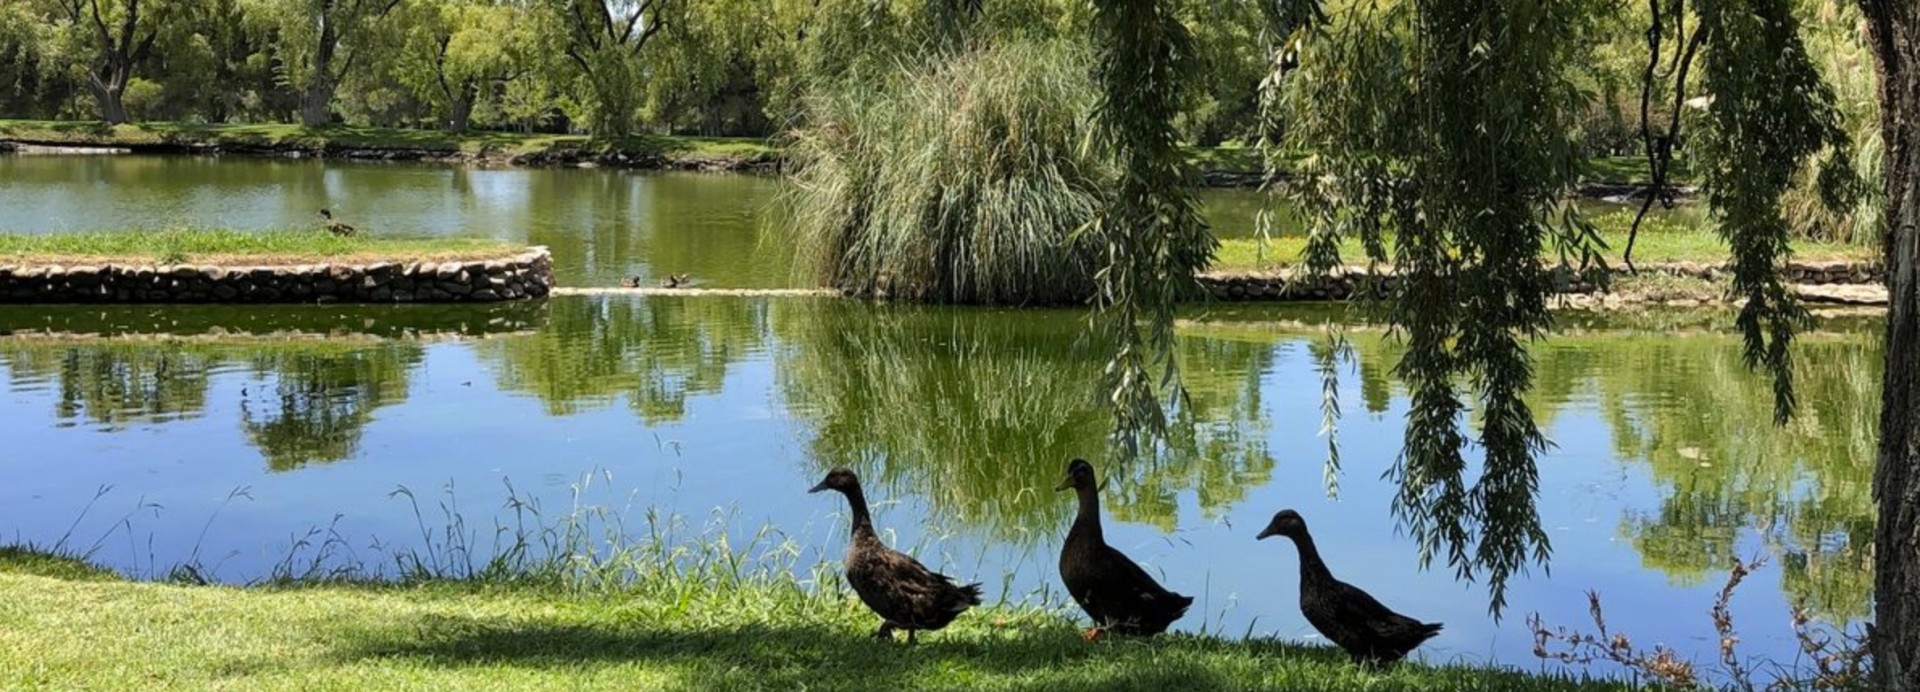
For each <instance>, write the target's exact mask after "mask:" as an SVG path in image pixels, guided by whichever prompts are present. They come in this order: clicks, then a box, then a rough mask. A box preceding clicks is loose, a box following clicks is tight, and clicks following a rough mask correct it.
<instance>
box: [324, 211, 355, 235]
mask: <svg viewBox="0 0 1920 692" xmlns="http://www.w3.org/2000/svg"><path fill="white" fill-rule="evenodd" d="M320 218H322V219H325V220H326V224H327V232H328V233H332V234H334V235H337V236H341V237H345V236H350V235H353V234H354V228H353V226H352V225H350V224H348V223H347V222H345V221H339V220H336V219H334V218H333V212H331V211H328V210H326V209H321V210H320Z"/></svg>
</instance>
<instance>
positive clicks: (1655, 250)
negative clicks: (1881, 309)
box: [1210, 211, 1877, 272]
mask: <svg viewBox="0 0 1920 692" xmlns="http://www.w3.org/2000/svg"><path fill="white" fill-rule="evenodd" d="M1592 221H1593V222H1594V226H1595V228H1596V229H1597V230H1598V231H1599V233H1600V238H1601V240H1603V241H1605V242H1606V244H1607V247H1608V250H1606V251H1605V253H1604V256H1605V257H1606V259H1607V262H1608V263H1609V264H1610V265H1613V266H1616V267H1618V266H1620V265H1621V253H1622V252H1623V251H1624V250H1625V249H1626V247H1627V230H1628V228H1629V227H1631V225H1632V221H1633V214H1632V213H1631V212H1625V211H1618V212H1612V213H1608V214H1603V215H1600V216H1598V217H1595V218H1593V219H1592ZM1305 248H1306V238H1304V237H1301V236H1283V237H1277V238H1273V239H1272V240H1271V241H1270V242H1268V243H1267V244H1266V247H1265V249H1264V252H1265V254H1264V255H1263V254H1262V248H1261V244H1260V242H1259V241H1257V240H1254V239H1248V238H1236V239H1228V240H1223V241H1221V243H1220V252H1219V253H1218V254H1217V255H1216V256H1215V257H1214V262H1213V267H1212V268H1211V269H1210V271H1218V272H1246V271H1262V270H1271V269H1278V268H1282V267H1287V266H1291V265H1294V264H1297V263H1299V261H1300V257H1301V253H1302V252H1303V251H1304V250H1305ZM1793 251H1794V259H1798V260H1810V261H1821V260H1854V261H1863V260H1872V259H1876V258H1877V253H1876V252H1875V249H1874V248H1873V247H1871V246H1866V245H1853V244H1848V243H1835V242H1827V241H1815V240H1804V239H1802V240H1795V241H1794V243H1793ZM1388 252H1389V254H1391V252H1392V244H1391V243H1389V244H1388ZM1547 252H1548V253H1549V254H1548V255H1547V256H1548V257H1554V258H1557V255H1553V254H1551V253H1552V252H1553V251H1552V250H1551V248H1549V249H1548V251H1547ZM1340 256H1341V258H1342V259H1344V260H1345V261H1347V262H1348V263H1349V264H1362V263H1364V262H1365V260H1366V254H1365V252H1364V250H1363V249H1362V248H1361V245H1360V241H1359V240H1358V239H1345V240H1343V241H1342V242H1341V245H1340ZM1731 257H1732V253H1731V251H1730V250H1728V249H1727V242H1726V240H1725V239H1723V238H1721V237H1720V236H1719V234H1717V233H1715V232H1714V231H1713V230H1712V229H1711V228H1710V227H1700V226H1689V225H1684V224H1682V223H1678V222H1675V221H1673V220H1669V219H1666V218H1661V217H1649V218H1648V219H1647V222H1646V223H1645V224H1644V225H1642V227H1641V229H1640V237H1639V239H1638V240H1636V241H1635V242H1634V246H1633V261H1634V264H1636V265H1646V264H1655V263H1661V262H1702V263H1706V262H1726V261H1728V259H1729V258H1731Z"/></svg>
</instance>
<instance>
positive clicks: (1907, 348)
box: [1860, 0, 1920, 691]
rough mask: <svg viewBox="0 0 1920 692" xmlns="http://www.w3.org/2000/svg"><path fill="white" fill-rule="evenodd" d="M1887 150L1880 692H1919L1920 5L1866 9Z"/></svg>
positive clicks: (1878, 545) (1877, 539)
mask: <svg viewBox="0 0 1920 692" xmlns="http://www.w3.org/2000/svg"><path fill="white" fill-rule="evenodd" d="M1860 8H1861V10H1862V11H1863V13H1864V14H1865V15H1866V18H1867V40H1868V44H1869V46H1870V47H1871V49H1872V51H1873V55H1874V63H1875V65H1874V67H1875V69H1876V70H1877V71H1878V74H1879V79H1880V94H1879V96H1880V117H1881V135H1882V136H1883V137H1884V138H1885V141H1886V168H1885V170H1886V186H1887V187H1886V191H1887V209H1886V217H1885V219H1883V221H1882V223H1883V224H1884V225H1883V227H1882V228H1883V230H1884V231H1885V238H1886V246H1885V251H1886V262H1887V275H1888V283H1889V285H1888V298H1889V301H1888V303H1889V304H1888V308H1887V341H1886V371H1885V374H1884V375H1883V379H1882V387H1883V389H1882V390H1881V407H1882V408H1881V413H1880V450H1879V458H1878V459H1876V461H1875V464H1874V480H1873V494H1874V499H1875V500H1876V501H1878V502H1879V504H1880V520H1879V525H1878V527H1877V528H1876V531H1875V536H1874V620H1875V625H1874V629H1873V630H1872V635H1871V637H1870V640H1869V646H1871V647H1872V650H1873V659H1874V667H1875V671H1876V675H1877V676H1878V677H1879V681H1878V683H1879V684H1878V685H1877V687H1879V688H1880V689H1885V690H1903V691H1914V690H1920V2H1916V0H1860Z"/></svg>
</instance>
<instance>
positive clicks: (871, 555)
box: [807, 468, 980, 644]
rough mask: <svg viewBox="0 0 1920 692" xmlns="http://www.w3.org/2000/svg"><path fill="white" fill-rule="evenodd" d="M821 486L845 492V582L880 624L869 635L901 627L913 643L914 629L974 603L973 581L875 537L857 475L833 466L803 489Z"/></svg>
mask: <svg viewBox="0 0 1920 692" xmlns="http://www.w3.org/2000/svg"><path fill="white" fill-rule="evenodd" d="M822 490H833V491H838V492H839V493H840V494H841V495H845V496H846V497H847V504H849V505H851V506H852V508H853V542H852V543H851V544H849V545H848V546H847V584H849V585H851V586H852V587H853V592H854V593H856V594H859V595H860V602H862V603H865V604H867V608H869V609H871V610H873V612H874V613H876V614H878V615H879V616H880V629H879V630H877V631H875V632H874V633H873V636H875V637H878V638H880V639H892V638H893V631H894V630H897V629H898V630H906V631H907V643H908V644H913V643H916V640H915V639H914V634H915V633H916V632H919V631H920V630H927V631H933V630H938V629H940V628H943V627H946V626H947V624H948V623H951V622H953V619H954V618H956V617H959V616H960V614H961V613H964V612H966V611H967V609H968V608H971V607H973V606H977V605H980V585H979V584H967V585H965V586H962V585H960V584H959V583H957V582H955V581H954V580H953V578H952V577H949V576H947V575H944V574H940V573H939V572H935V571H933V570H930V569H927V568H926V566H924V565H921V564H920V561H919V560H915V559H913V558H912V557H910V556H908V555H906V554H905V553H901V552H899V551H896V550H893V549H891V548H888V547H887V546H886V544H884V543H881V542H880V536H879V534H876V533H874V531H873V518H872V516H870V515H869V514H868V513H867V498H866V496H865V495H863V494H862V493H861V492H860V478H859V477H858V476H855V475H853V472H852V471H849V470H847V469H844V468H837V469H834V470H832V471H830V472H828V473H827V477H826V478H825V479H824V480H821V481H820V484H819V485H815V486H813V489H812V490H808V491H807V492H810V493H817V492H820V491H822Z"/></svg>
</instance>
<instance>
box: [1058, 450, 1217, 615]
mask: <svg viewBox="0 0 1920 692" xmlns="http://www.w3.org/2000/svg"><path fill="white" fill-rule="evenodd" d="M1068 488H1072V489H1073V490H1074V493H1075V494H1077V495H1079V496H1080V513H1079V514H1078V515H1077V516H1075V517H1074V519H1073V528H1071V529H1068V530H1067V542H1066V543H1065V544H1064V545H1061V546H1060V581H1062V582H1065V583H1066V585H1067V593H1069V594H1072V595H1073V600H1074V602H1075V603H1079V604H1080V609H1081V610H1085V611H1087V617H1090V618H1093V628H1092V629H1089V630H1087V632H1086V635H1085V637H1086V639H1087V641H1093V640H1094V639H1096V638H1098V637H1099V636H1100V633H1101V632H1113V633H1115V634H1123V635H1132V636H1151V635H1155V634H1159V633H1161V632H1165V631H1166V629H1167V625H1171V624H1173V621H1174V620H1178V619H1180V616H1182V615H1185V614H1186V613H1187V606H1190V605H1193V597H1192V596H1182V595H1180V594H1177V593H1174V592H1172V591H1168V590H1167V589H1166V588H1165V587H1162V586H1160V583H1159V582H1156V581H1154V580H1153V577H1151V576H1149V575H1148V574H1147V571H1146V570H1143V569H1140V565H1138V564H1135V563H1134V562H1133V560H1131V559H1128V558H1127V556H1126V555H1125V554H1122V553H1121V552H1120V551H1118V550H1114V549H1113V546H1109V545H1107V541H1106V538H1105V536H1104V535H1103V533H1102V532H1101V529H1100V484H1099V483H1098V482H1097V481H1096V480H1095V479H1094V476H1093V464H1089V463H1087V460H1085V459H1074V460H1073V461H1070V462H1067V479H1066V480H1064V481H1061V482H1060V485H1059V486H1058V487H1056V488H1055V490H1056V491H1059V490H1066V489H1068Z"/></svg>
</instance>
